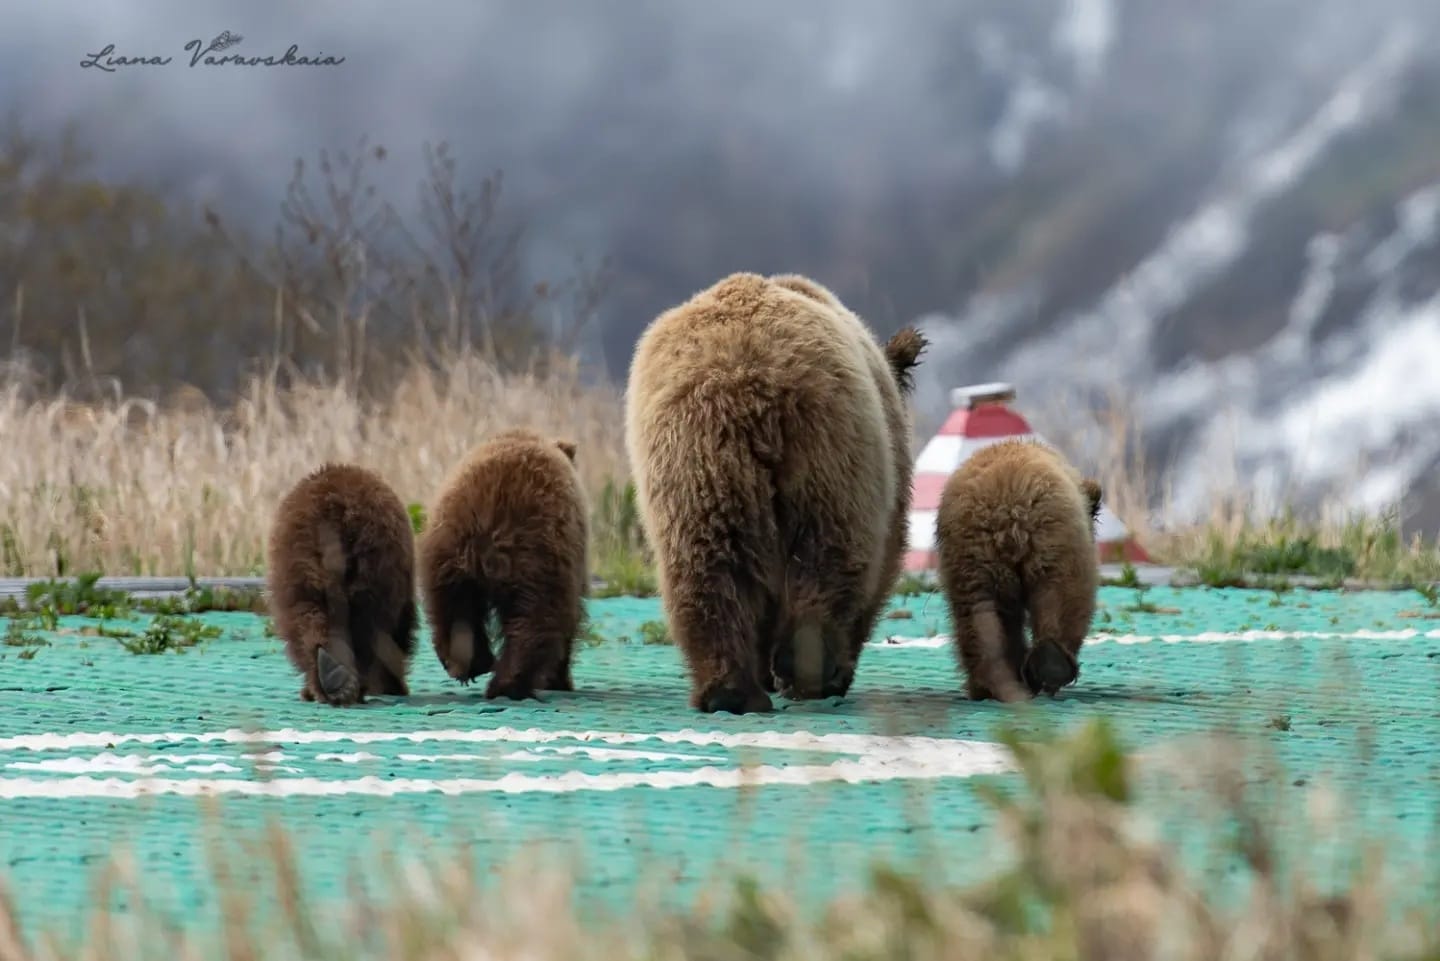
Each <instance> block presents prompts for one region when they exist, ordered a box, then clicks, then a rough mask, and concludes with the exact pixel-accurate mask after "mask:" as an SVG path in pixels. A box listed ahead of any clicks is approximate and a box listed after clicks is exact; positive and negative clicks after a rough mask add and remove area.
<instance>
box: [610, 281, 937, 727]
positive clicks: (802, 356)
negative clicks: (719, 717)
mask: <svg viewBox="0 0 1440 961" xmlns="http://www.w3.org/2000/svg"><path fill="white" fill-rule="evenodd" d="M923 347H924V340H923V338H921V337H920V335H919V334H918V333H916V332H915V331H913V330H907V331H904V332H902V333H901V334H897V335H896V336H895V337H894V338H892V340H891V342H890V344H889V345H888V347H887V349H885V350H882V349H881V347H880V345H879V344H878V343H876V341H875V338H874V336H873V335H872V334H871V333H870V331H869V330H868V329H867V328H866V327H865V325H864V324H863V323H862V322H861V321H860V319H859V318H858V317H856V316H855V315H854V314H853V313H851V312H850V311H849V310H847V309H846V308H845V307H844V306H843V305H842V304H841V303H840V301H839V300H838V299H837V298H836V297H835V296H834V295H833V294H832V293H830V291H828V290H826V289H825V288H824V287H822V286H821V285H819V284H816V283H815V282H813V281H811V280H809V279H807V278H804V277H799V276H795V275H782V276H777V277H771V278H766V277H762V276H760V275H759V274H750V273H741V274H732V275H731V276H729V277H726V278H725V279H723V280H721V281H720V282H719V283H717V284H715V285H714V286H713V287H710V288H709V289H707V290H704V291H701V292H700V293H698V294H696V295H695V296H694V297H692V298H691V299H690V300H689V301H687V302H686V303H683V304H681V305H679V306H678V307H675V308H672V309H670V310H668V311H666V312H665V313H663V314H661V315H660V316H659V317H657V318H656V319H655V321H654V322H653V323H652V324H651V325H650V327H649V328H648V329H647V330H646V331H645V333H644V334H643V335H642V336H641V338H640V341H639V343H638V344H637V345H636V350H635V357H634V360H633V361H632V363H631V368H630V377H629V383H628V385H627V388H626V395H625V405H626V411H625V418H626V423H625V433H626V445H627V447H628V451H629V455H630V463H631V465H632V469H633V470H634V471H635V488H636V495H637V501H638V502H639V505H640V509H641V514H642V518H643V521H644V526H645V530H646V533H647V535H648V538H649V540H650V542H651V544H652V546H653V547H654V549H655V552H656V560H657V566H658V573H659V581H660V591H661V595H662V598H663V600H664V604H665V610H666V615H667V618H668V620H669V622H670V628H671V631H672V632H673V633H674V635H675V637H676V640H677V642H678V643H679V645H680V646H681V648H682V650H683V651H684V653H685V656H686V659H687V661H688V663H689V667H690V673H691V683H692V691H691V703H692V706H694V707H697V708H699V709H700V710H703V711H730V712H732V713H737V714H738V713H745V712H748V711H765V710H769V709H770V708H771V707H772V704H771V701H770V697H769V695H768V694H767V693H766V692H767V691H774V690H779V691H780V692H781V693H782V694H785V695H786V696H788V697H816V696H822V697H823V696H831V695H836V694H844V693H845V692H846V691H847V690H848V689H849V687H850V684H851V682H852V681H853V679H854V673H855V666H856V662H857V659H858V657H859V653H860V650H861V647H862V645H863V644H864V643H865V642H866V641H867V640H868V639H869V636H870V632H871V630H872V629H873V627H874V624H875V621H876V620H877V618H878V616H879V612H880V609H881V607H882V605H883V604H884V602H885V599H886V598H887V597H888V595H889V593H890V589H891V587H892V586H893V584H894V579H895V577H896V576H897V575H898V573H899V567H900V563H901V554H902V551H903V549H904V542H905V522H906V506H907V503H908V498H909V475H910V444H909V432H910V426H909V412H908V409H907V407H906V404H905V394H906V392H907V391H908V389H909V372H910V370H911V368H913V367H914V366H915V364H916V362H917V358H918V356H919V353H920V351H921V349H922V348H923Z"/></svg>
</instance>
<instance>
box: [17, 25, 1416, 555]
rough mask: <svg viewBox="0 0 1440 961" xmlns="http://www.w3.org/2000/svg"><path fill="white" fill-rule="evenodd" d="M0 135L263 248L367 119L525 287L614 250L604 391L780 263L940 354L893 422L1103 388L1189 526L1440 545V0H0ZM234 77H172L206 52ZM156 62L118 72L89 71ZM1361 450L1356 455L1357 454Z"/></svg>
mask: <svg viewBox="0 0 1440 961" xmlns="http://www.w3.org/2000/svg"><path fill="white" fill-rule="evenodd" d="M0 23H3V24H4V26H5V30H4V32H3V34H0V110H12V109H13V110H17V111H18V112H19V115H20V116H21V117H22V118H23V119H24V120H25V122H26V123H27V124H28V125H30V126H32V127H36V128H40V129H58V128H59V126H60V125H61V124H62V123H64V122H66V121H72V120H73V121H76V122H78V123H80V124H81V125H82V129H83V130H84V132H85V134H86V136H87V139H88V141H89V142H90V143H91V144H92V145H94V146H97V148H98V149H99V152H100V156H99V158H98V165H99V169H101V170H102V171H104V172H106V173H107V174H109V175H113V176H115V177H129V176H143V177H146V178H149V179H151V180H153V181H155V182H159V183H163V184H165V185H167V186H168V187H170V188H172V189H175V190H179V191H183V192H184V193H185V194H187V195H189V196H192V197H195V198H198V199H204V200H207V201H209V202H213V203H216V204H217V205H218V206H219V207H221V208H222V209H224V210H226V211H228V212H230V215H232V216H235V217H238V218H243V219H248V220H249V221H250V222H251V223H252V224H254V225H255V226H256V227H261V228H263V227H264V226H265V225H266V224H268V223H270V222H272V221H273V220H274V219H275V216H276V213H277V211H278V204H279V199H280V197H281V195H282V192H283V186H284V183H285V182H286V180H287V179H288V178H289V176H290V174H291V171H292V167H293V161H294V159H295V158H296V157H297V156H302V155H303V156H306V157H313V156H314V155H315V153H316V152H317V151H318V150H319V149H320V148H321V147H332V148H334V147H344V146H347V145H350V144H352V143H354V142H355V140H356V138H358V137H359V136H360V135H361V134H369V136H370V138H371V140H372V141H374V142H379V143H383V144H384V145H386V146H387V147H388V148H389V150H390V151H391V156H390V158H389V159H388V160H387V161H386V163H385V164H384V165H383V166H382V167H381V168H379V169H378V170H377V171H376V173H377V176H378V177H380V179H381V185H382V187H384V188H385V189H386V190H387V191H389V193H390V194H391V195H392V196H393V197H395V198H396V199H397V201H399V202H400V203H402V204H404V203H409V202H411V200H412V199H413V197H414V192H415V184H416V182H417V181H418V179H419V178H420V176H421V162H422V161H421V151H420V147H421V144H422V143H424V142H425V141H438V140H446V141H448V142H449V143H450V144H451V145H452V146H453V148H454V152H455V154H456V156H457V157H458V158H459V159H460V161H461V163H462V164H463V165H464V166H465V167H466V168H467V169H468V170H470V171H472V172H473V174H474V176H475V177H477V178H478V177H479V176H481V175H483V174H484V173H487V172H489V171H492V170H494V169H497V168H498V169H502V170H503V171H504V177H505V179H504V185H505V186H504V190H505V199H504V204H505V206H506V208H507V209H508V211H509V214H510V215H511V216H512V217H514V218H515V219H516V222H520V223H524V224H525V225H526V237H527V246H526V257H527V266H528V269H529V270H530V272H531V273H532V274H533V275H535V276H536V277H542V276H548V275H552V274H555V273H557V272H563V271H565V270H566V269H568V268H569V266H570V265H571V263H572V259H573V257H574V256H575V255H576V254H584V255H586V256H587V258H589V259H592V260H593V259H598V258H600V257H603V256H607V255H608V256H609V257H611V258H612V261H613V263H614V268H615V284H614V286H613V287H612V290H611V295H610V297H609V299H608V300H607V302H606V305H605V309H604V312H603V315H602V320H603V324H602V327H601V329H600V331H599V336H598V339H597V341H596V342H595V343H594V344H593V345H591V346H592V348H593V349H594V350H595V351H596V352H597V354H598V355H600V356H603V358H604V360H605V362H606V363H607V365H608V367H609V370H610V372H611V373H612V374H613V375H614V376H617V377H622V376H623V375H624V372H625V369H626V365H627V363H628V358H629V353H630V349H631V347H632V345H633V343H634V340H635V337H636V336H637V335H638V333H639V331H640V330H641V328H642V327H643V326H644V325H645V324H646V323H647V322H648V321H649V320H650V319H651V318H652V317H653V316H654V315H655V314H656V313H657V312H658V311H660V310H662V309H664V308H665V307H667V306H670V305H671V304H673V303H675V302H677V301H678V300H680V299H683V298H684V297H685V296H687V295H688V294H689V293H691V292H692V291H693V290H695V289H697V288H698V287H701V286H704V285H706V284H708V283H710V282H712V281H713V280H715V279H716V278H718V277H720V276H722V275H723V274H725V273H727V272H729V271H732V270H738V269H753V270H761V271H765V272H776V271H782V270H786V271H788V270H798V271H802V272H807V273H811V274H813V275H814V276H816V277H817V278H818V279H820V280H822V281H823V282H825V283H827V284H829V285H831V286H832V287H833V288H834V289H835V290H836V291H837V292H838V293H839V294H840V295H841V296H842V297H843V298H845V299H846V300H847V301H848V302H850V303H852V304H853V305H854V306H855V307H856V308H857V309H858V310H859V311H861V312H862V313H863V314H864V315H865V316H866V317H867V319H869V321H870V322H871V323H872V324H873V325H874V326H875V327H876V328H878V329H879V330H880V331H882V332H888V331H890V330H893V329H894V328H895V327H897V326H899V325H900V324H902V323H907V322H914V321H917V320H918V321H921V322H922V323H923V325H924V326H925V328H926V330H927V332H928V333H929V335H930V336H931V337H932V339H933V341H934V346H933V348H932V350H931V352H930V353H929V354H928V355H927V357H926V360H925V363H924V364H923V365H922V368H921V370H922V383H921V388H920V392H919V401H920V403H921V405H922V408H923V412H924V414H925V415H926V418H925V421H924V423H925V425H926V426H933V425H934V424H935V423H936V421H937V419H938V417H940V416H942V415H943V412H944V408H945V405H946V393H947V391H948V389H949V388H950V387H952V386H955V385H957V384H962V383H971V382H976V381H989V380H995V379H1005V380H1010V381H1012V382H1013V383H1015V384H1016V386H1017V387H1018V388H1019V390H1020V395H1021V402H1022V405H1026V406H1032V407H1036V408H1039V407H1044V406H1047V404H1048V403H1049V402H1051V401H1053V400H1054V399H1055V398H1060V397H1063V396H1070V395H1072V394H1073V393H1074V392H1077V391H1078V392H1081V393H1082V394H1083V393H1084V392H1087V391H1096V392H1105V391H1110V390H1114V389H1116V388H1118V389H1120V390H1121V391H1122V393H1123V394H1124V395H1125V396H1126V398H1127V400H1128V401H1129V402H1130V403H1131V404H1132V406H1133V407H1134V408H1135V409H1136V410H1137V411H1139V412H1141V413H1142V414H1143V417H1144V427H1145V430H1146V436H1147V439H1148V440H1149V444H1150V449H1151V452H1152V455H1153V457H1152V459H1158V460H1161V461H1166V460H1173V461H1175V462H1176V463H1177V464H1178V465H1179V467H1180V471H1179V475H1178V476H1179V477H1180V478H1181V484H1180V486H1179V488H1178V489H1177V490H1176V491H1175V494H1176V496H1177V498H1178V500H1177V503H1176V505H1175V506H1176V507H1177V509H1179V510H1182V511H1183V510H1186V509H1199V508H1200V507H1201V506H1202V503H1203V499H1204V495H1205V494H1206V490H1205V484H1207V483H1209V482H1211V481H1212V480H1214V475H1215V470H1216V468H1215V465H1217V464H1222V463H1223V464H1226V465H1228V464H1229V463H1230V461H1231V460H1232V458H1233V457H1237V456H1238V458H1239V462H1238V464H1237V467H1238V469H1239V470H1240V471H1241V472H1242V474H1243V476H1245V477H1247V478H1252V479H1253V480H1252V481H1250V482H1249V483H1251V485H1252V487H1253V490H1254V492H1255V496H1256V497H1260V498H1263V497H1266V496H1271V495H1276V496H1278V495H1279V494H1281V493H1285V494H1300V495H1315V496H1318V495H1319V494H1320V493H1321V492H1323V491H1324V490H1325V489H1326V488H1327V487H1329V486H1333V485H1339V486H1341V487H1342V488H1343V489H1346V490H1348V491H1350V492H1351V493H1352V494H1353V496H1354V497H1355V498H1356V506H1365V507H1371V508H1374V507H1379V506H1381V505H1383V504H1385V503H1387V502H1390V501H1393V500H1394V499H1396V498H1400V497H1402V496H1403V497H1404V498H1405V504H1404V506H1405V510H1406V513H1407V515H1408V516H1410V518H1411V521H1412V523H1413V524H1416V525H1423V526H1424V528H1425V529H1426V530H1428V531H1432V532H1433V531H1434V530H1436V529H1437V528H1440V480H1437V477H1440V429H1437V427H1436V424H1437V423H1440V375H1437V371H1440V57H1437V53H1440V4H1434V3H1431V2H1427V0H1372V2H1369V3H1365V4H1363V5H1362V4H1358V3H1356V2H1355V0H1208V2H1205V3H1197V2H1195V0H967V2H948V3H947V2H940V0H933V2H924V0H906V2H895V3H885V4H882V3H877V2H873V0H783V2H780V3H769V2H765V3H762V2H758V0H742V2H731V3H726V4H698V3H683V4H682V3H676V2H674V0H626V2H625V3H614V4H600V3H580V2H575V0H534V2H519V0H508V2H501V0H425V2H419V3H414V4H408V5H401V4H396V3H390V2H385V3H382V2H378V0H348V2H345V3H343V4H342V3H338V2H317V0H309V2H307V3H305V4H303V5H299V4H297V5H290V6H286V7H282V6H281V5H279V4H264V5H262V4H247V5H236V4H227V5H221V4H219V3H216V2H206V0H188V2H180V0H157V2H150V3H146V4H143V5H142V4H138V3H135V2H134V0H108V2H84V3H82V2H79V0H49V2H47V3H44V4H37V3H22V2H20V0H0ZM226 30H228V31H230V32H231V33H232V34H238V35H240V36H242V37H243V41H242V42H241V43H240V44H239V45H237V46H236V47H235V48H233V50H232V51H228V52H233V53H237V54H244V55H249V56H256V55H264V54H274V55H277V56H278V55H280V54H282V53H283V52H284V50H285V49H286V48H287V47H288V46H289V45H291V44H292V43H293V44H296V45H297V46H298V48H299V53H300V54H302V55H331V56H343V57H344V58H345V62H344V63H343V64H341V65H339V66H331V67H286V68H263V67H255V68H243V67H233V66H228V67H204V66H199V67H194V68H191V67H189V66H187V65H186V63H187V60H188V55H187V54H186V53H185V52H184V50H183V47H184V44H185V43H186V42H187V41H189V40H192V39H198V40H201V41H205V42H208V41H209V40H210V39H211V38H213V37H215V36H217V35H218V34H220V33H221V32H222V31H226ZM107 43H108V44H114V47H115V53H116V54H117V55H130V56H152V55H168V56H173V57H174V61H173V62H172V63H171V64H169V65H168V66H164V67H153V66H132V67H123V68H119V69H117V70H116V71H115V72H114V73H106V72H102V71H100V70H97V69H82V68H81V67H80V66H79V64H80V61H81V60H82V59H83V58H84V57H85V55H86V54H89V53H94V52H96V51H98V50H100V49H101V48H102V47H103V46H104V45H105V44H107ZM1358 464H1363V465H1365V466H1364V468H1363V469H1362V470H1358V472H1357V465H1358Z"/></svg>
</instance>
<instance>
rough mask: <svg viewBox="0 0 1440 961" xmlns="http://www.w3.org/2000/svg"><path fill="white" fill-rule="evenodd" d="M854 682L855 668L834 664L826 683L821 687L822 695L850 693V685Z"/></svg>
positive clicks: (834, 695)
mask: <svg viewBox="0 0 1440 961" xmlns="http://www.w3.org/2000/svg"><path fill="white" fill-rule="evenodd" d="M854 683H855V668H853V667H848V668H847V667H840V666H839V665H832V666H831V668H830V673H829V675H828V676H827V677H826V678H825V683H824V685H822V686H821V688H820V696H821V697H844V696H845V695H846V694H848V693H850V685H851V684H854Z"/></svg>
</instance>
